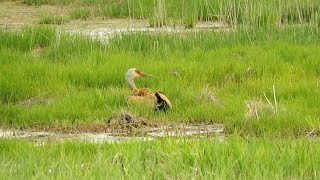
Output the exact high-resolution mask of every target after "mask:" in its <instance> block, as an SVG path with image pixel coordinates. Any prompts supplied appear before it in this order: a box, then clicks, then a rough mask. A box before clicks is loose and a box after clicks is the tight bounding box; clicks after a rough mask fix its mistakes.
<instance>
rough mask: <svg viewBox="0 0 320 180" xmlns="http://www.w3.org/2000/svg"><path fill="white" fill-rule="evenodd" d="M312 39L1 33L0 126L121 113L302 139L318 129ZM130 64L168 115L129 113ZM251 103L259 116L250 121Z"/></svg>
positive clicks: (294, 33)
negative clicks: (161, 98)
mask: <svg viewBox="0 0 320 180" xmlns="http://www.w3.org/2000/svg"><path fill="white" fill-rule="evenodd" d="M319 37H320V36H319V34H318V33H317V28H315V29H313V28H293V29H292V28H285V29H268V30H255V31H250V32H248V31H236V32H219V33H215V32H193V33H187V34H184V35H183V36H181V34H156V35H152V34H145V33H142V34H139V33H138V34H131V35H123V36H122V38H117V37H115V38H114V39H113V40H111V41H110V42H109V44H104V43H101V42H97V41H94V40H91V39H90V38H88V37H84V36H79V35H78V36H73V35H68V34H66V33H64V32H59V31H56V30H54V29H52V28H46V27H34V28H26V29H24V30H22V31H21V32H5V31H2V32H1V33H0V39H1V41H0V56H1V59H0V60H1V67H0V73H1V76H0V87H1V89H0V100H1V101H0V102H1V104H0V118H1V119H0V120H1V121H0V122H1V125H2V126H9V127H27V126H34V125H37V126H40V127H41V126H48V125H49V126H50V125H52V124H61V126H71V125H74V124H77V123H83V122H85V123H104V122H105V121H106V119H108V118H109V117H110V116H111V114H113V113H114V112H116V111H118V110H120V109H126V110H128V111H130V112H132V113H134V114H137V115H140V116H143V117H145V118H149V119H151V120H153V121H171V122H197V123H200V122H206V123H223V124H224V125H225V128H226V132H228V133H230V132H241V133H246V134H249V135H259V136H262V135H305V134H306V132H309V131H311V130H316V131H318V130H319V128H320V124H319V116H318V115H319V109H320V108H319V103H320V99H319V98H320V96H319V93H320V89H319V81H320V79H319V73H320V66H319V62H320V60H319V57H320V51H319V48H320V44H319V42H320V41H319ZM131 67H137V68H140V69H141V70H142V71H145V72H147V73H150V74H153V75H154V76H156V77H157V78H144V79H137V80H136V81H137V82H136V84H137V86H138V87H149V88H150V89H151V90H152V91H161V92H163V93H165V94H166V95H167V96H168V97H169V99H170V100H171V101H172V103H173V105H174V108H173V109H172V110H170V111H169V112H167V113H161V112H160V113H154V112H153V111H149V110H146V109H145V108H143V107H132V106H131V107H128V106H127V105H126V102H125V97H126V96H127V95H128V94H129V88H127V86H126V83H125V79H124V75H125V73H126V71H127V70H128V69H129V68H131ZM174 71H176V72H177V71H178V75H177V73H176V74H174V73H173V72H174ZM273 85H274V87H275V94H276V103H275V99H274V90H273ZM206 86H207V88H205V87H206ZM264 94H265V95H264ZM265 96H266V97H267V98H268V100H270V101H271V105H272V106H273V109H272V107H271V105H270V104H269V103H268V102H267V99H266V97H265ZM212 97H213V98H212ZM258 100H260V101H262V106H260V107H258V115H257V116H255V115H253V116H250V115H249V116H248V107H247V106H248V103H249V102H250V101H251V102H252V101H258ZM276 104H277V105H276ZM251 108H252V107H251ZM274 111H277V112H276V113H274Z"/></svg>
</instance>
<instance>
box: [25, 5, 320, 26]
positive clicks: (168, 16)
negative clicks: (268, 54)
mask: <svg viewBox="0 0 320 180" xmlns="http://www.w3.org/2000/svg"><path fill="white" fill-rule="evenodd" d="M20 2H22V3H25V4H28V5H44V4H50V5H62V6H68V5H69V6H80V7H81V10H76V11H72V12H70V15H71V17H72V18H73V19H75V18H81V19H86V18H89V17H90V16H96V17H103V18H105V17H107V18H124V17H130V18H145V19H148V20H149V22H150V25H151V26H162V25H180V24H184V25H186V26H187V27H193V26H195V24H196V23H197V22H198V21H208V20H209V21H210V20H222V21H225V22H228V23H230V24H233V25H237V24H242V25H246V26H247V27H248V28H251V27H253V28H255V27H261V26H264V27H269V26H271V27H273V26H281V24H297V23H298V24H304V23H312V24H317V25H318V26H319V25H320V20H319V19H320V14H319V11H320V2H319V1H318V0H294V1H293V0H262V1H255V0H239V1H234V0H218V1H210V0H155V1H152V0H20ZM92 12H94V13H92Z"/></svg>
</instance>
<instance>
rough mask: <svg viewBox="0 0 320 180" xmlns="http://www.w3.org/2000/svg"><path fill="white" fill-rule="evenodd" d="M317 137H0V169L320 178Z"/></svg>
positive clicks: (9, 172) (45, 173) (32, 174)
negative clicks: (97, 140)
mask: <svg viewBox="0 0 320 180" xmlns="http://www.w3.org/2000/svg"><path fill="white" fill-rule="evenodd" d="M319 147H320V145H319V142H318V141H311V140H309V139H296V140H288V139H273V138H251V139H250V140H249V141H247V140H246V139H244V138H242V137H239V136H231V137H227V138H225V139H223V140H219V139H192V138H191V139H188V138H178V139H176V138H167V139H162V140H154V141H150V142H139V141H138V142H137V141H132V142H125V143H121V144H99V145H97V144H90V143H83V142H82V143H81V142H66V143H62V144H54V143H49V144H46V145H43V146H34V144H33V143H30V142H27V141H22V140H11V139H1V140H0V152H1V153H0V154H1V160H0V166H1V167H3V168H1V170H0V174H1V175H2V176H3V177H7V178H10V179H15V178H17V179H19V178H44V179H47V178H52V179H60V178H65V177H66V175H67V176H68V177H69V178H97V179H99V178H112V179H113V178H116V179H126V178H133V179H136V178H137V179H138V178H141V177H143V178H147V179H149V178H155V177H156V178H173V179H175V178H182V179H189V178H190V177H191V178H204V179H212V178H222V179H230V178H232V179H233V178H236V179H238V178H239V179H246V178H248V179H269V178H275V179H277V178H280V179H281V178H296V179H300V178H306V177H308V178H311V179H318V176H319V169H318V166H319V165H320V161H319V158H317V157H319V155H320V154H319V153H320V152H319V149H320V148H319Z"/></svg>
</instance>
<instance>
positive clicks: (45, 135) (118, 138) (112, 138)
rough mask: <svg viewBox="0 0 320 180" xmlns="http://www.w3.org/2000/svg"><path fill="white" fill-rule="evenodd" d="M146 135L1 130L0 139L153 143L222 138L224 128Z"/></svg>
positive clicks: (154, 130)
mask: <svg viewBox="0 0 320 180" xmlns="http://www.w3.org/2000/svg"><path fill="white" fill-rule="evenodd" d="M140 130H141V131H143V132H145V133H144V135H139V136H138V135H137V136H132V135H129V134H127V133H87V132H86V133H83V132H79V133H63V132H46V131H22V130H15V129H7V130H4V129H0V138H16V139H25V140H29V141H33V142H34V143H35V144H36V145H43V144H46V143H49V142H54V143H59V142H65V141H83V142H90V143H110V144H111V143H122V142H126V141H133V140H134V141H135V140H136V141H151V140H154V139H156V138H161V137H169V136H170V137H208V136H215V137H217V136H218V137H222V133H223V126H222V125H220V124H211V125H186V124H178V125H174V126H173V125H162V126H160V127H143V128H141V129H140Z"/></svg>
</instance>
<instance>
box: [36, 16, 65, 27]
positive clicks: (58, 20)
mask: <svg viewBox="0 0 320 180" xmlns="http://www.w3.org/2000/svg"><path fill="white" fill-rule="evenodd" d="M66 22H68V19H66V18H64V17H62V16H45V17H42V18H40V19H39V20H38V23H39V24H57V25H61V24H64V23H66Z"/></svg>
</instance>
